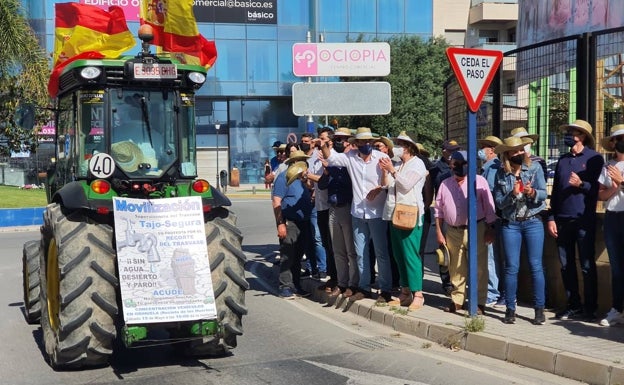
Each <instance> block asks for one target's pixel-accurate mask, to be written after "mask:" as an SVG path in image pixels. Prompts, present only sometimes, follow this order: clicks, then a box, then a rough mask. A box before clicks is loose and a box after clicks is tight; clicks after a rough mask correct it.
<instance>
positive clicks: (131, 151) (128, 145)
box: [111, 141, 143, 172]
mask: <svg viewBox="0 0 624 385" xmlns="http://www.w3.org/2000/svg"><path fill="white" fill-rule="evenodd" d="M111 155H112V156H113V159H115V161H116V162H117V164H118V165H119V167H120V168H121V169H122V170H124V171H126V172H134V171H136V170H137V169H138V168H139V164H141V163H142V162H143V152H142V151H141V149H140V148H139V146H137V145H136V144H135V143H133V142H130V141H123V142H117V143H113V144H112V146H111Z"/></svg>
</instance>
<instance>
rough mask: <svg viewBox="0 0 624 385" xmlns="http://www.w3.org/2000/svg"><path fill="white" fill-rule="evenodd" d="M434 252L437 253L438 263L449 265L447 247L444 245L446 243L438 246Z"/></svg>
mask: <svg viewBox="0 0 624 385" xmlns="http://www.w3.org/2000/svg"><path fill="white" fill-rule="evenodd" d="M436 254H437V255H438V265H440V266H448V265H449V260H450V255H449V250H448V247H446V245H440V247H438V248H437V249H436Z"/></svg>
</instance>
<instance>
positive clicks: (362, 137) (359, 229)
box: [322, 127, 392, 302]
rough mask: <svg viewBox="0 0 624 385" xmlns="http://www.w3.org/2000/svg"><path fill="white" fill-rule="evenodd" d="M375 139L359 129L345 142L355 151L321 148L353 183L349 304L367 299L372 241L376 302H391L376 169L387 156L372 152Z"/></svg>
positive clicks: (382, 193) (379, 172)
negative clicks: (354, 278) (354, 286)
mask: <svg viewBox="0 0 624 385" xmlns="http://www.w3.org/2000/svg"><path fill="white" fill-rule="evenodd" d="M374 141H375V138H374V137H373V134H372V132H371V129H370V128H368V127H359V128H358V129H357V130H356V133H355V136H354V137H352V138H351V139H349V143H351V144H352V145H353V146H354V147H355V148H357V151H350V152H348V153H343V154H339V153H337V152H335V151H330V148H329V147H328V146H323V147H322V149H323V156H324V157H325V159H327V162H328V163H329V166H341V167H346V168H347V170H348V171H349V176H351V182H352V184H353V202H352V203H351V215H352V221H353V222H352V224H353V238H354V242H355V251H356V253H357V256H358V269H359V272H360V287H359V289H358V292H357V293H355V294H354V295H353V296H351V298H350V300H351V301H357V300H361V299H363V298H369V297H371V276H370V252H369V248H368V244H369V243H370V240H371V239H372V241H373V246H374V248H375V255H376V257H377V266H378V272H379V277H378V279H377V281H378V282H379V289H380V290H381V293H380V295H379V298H378V299H377V300H378V301H380V302H383V301H385V302H389V301H390V300H391V297H392V296H391V290H392V268H391V265H390V256H389V254H388V237H387V226H388V224H387V222H386V221H384V220H383V219H382V214H383V208H384V204H385V202H386V191H385V190H382V189H381V185H382V177H383V170H382V169H381V168H380V167H379V160H380V159H381V158H387V159H389V157H388V155H386V154H383V153H381V152H379V151H373V142H374Z"/></svg>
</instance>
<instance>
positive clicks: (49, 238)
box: [40, 204, 119, 369]
mask: <svg viewBox="0 0 624 385" xmlns="http://www.w3.org/2000/svg"><path fill="white" fill-rule="evenodd" d="M43 236H44V243H43V246H44V250H43V251H42V252H41V268H40V277H41V288H42V289H41V305H42V308H41V328H42V330H43V340H44V344H45V351H46V355H47V358H48V361H49V363H50V365H51V366H52V368H54V369H74V368H85V367H94V366H103V365H106V364H108V361H109V358H110V356H111V354H112V352H113V342H114V340H115V337H116V335H117V333H116V329H115V321H116V319H117V317H118V314H119V311H118V307H117V297H116V293H117V288H118V286H119V280H118V278H117V273H116V267H115V264H116V257H115V256H116V253H115V249H114V248H113V247H112V244H113V229H112V228H111V227H110V226H108V225H101V224H97V223H90V222H89V220H88V219H87V218H86V217H85V216H83V215H80V214H78V213H72V214H68V215H65V214H64V213H63V212H62V210H61V206H60V205H58V204H50V205H48V207H47V210H46V212H45V215H44V227H43Z"/></svg>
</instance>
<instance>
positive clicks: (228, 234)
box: [186, 209, 249, 356]
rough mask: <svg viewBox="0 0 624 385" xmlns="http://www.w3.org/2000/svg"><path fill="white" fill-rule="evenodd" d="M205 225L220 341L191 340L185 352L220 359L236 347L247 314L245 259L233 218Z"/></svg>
mask: <svg viewBox="0 0 624 385" xmlns="http://www.w3.org/2000/svg"><path fill="white" fill-rule="evenodd" d="M220 210H221V215H220V216H217V217H213V218H210V219H209V221H208V222H207V223H206V225H205V228H206V243H207V245H208V256H209V258H210V271H211V272H212V287H213V289H214V294H215V303H216V307H217V320H218V321H219V324H220V325H221V330H222V335H221V338H214V339H211V338H205V339H203V340H193V341H191V342H190V343H189V344H188V346H187V349H186V353H187V354H188V355H191V356H221V355H225V354H227V353H228V352H229V350H230V349H232V348H235V347H236V343H237V342H236V337H237V336H240V335H242V334H243V323H242V318H243V316H244V315H246V314H247V308H246V307H245V291H246V290H247V289H249V283H248V282H247V280H246V279H245V262H246V261H247V258H246V257H245V254H244V253H243V251H242V246H241V244H242V240H243V236H242V233H241V232H240V230H239V229H238V228H236V226H235V222H236V217H235V216H234V214H232V213H230V212H229V211H228V210H225V209H220Z"/></svg>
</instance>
